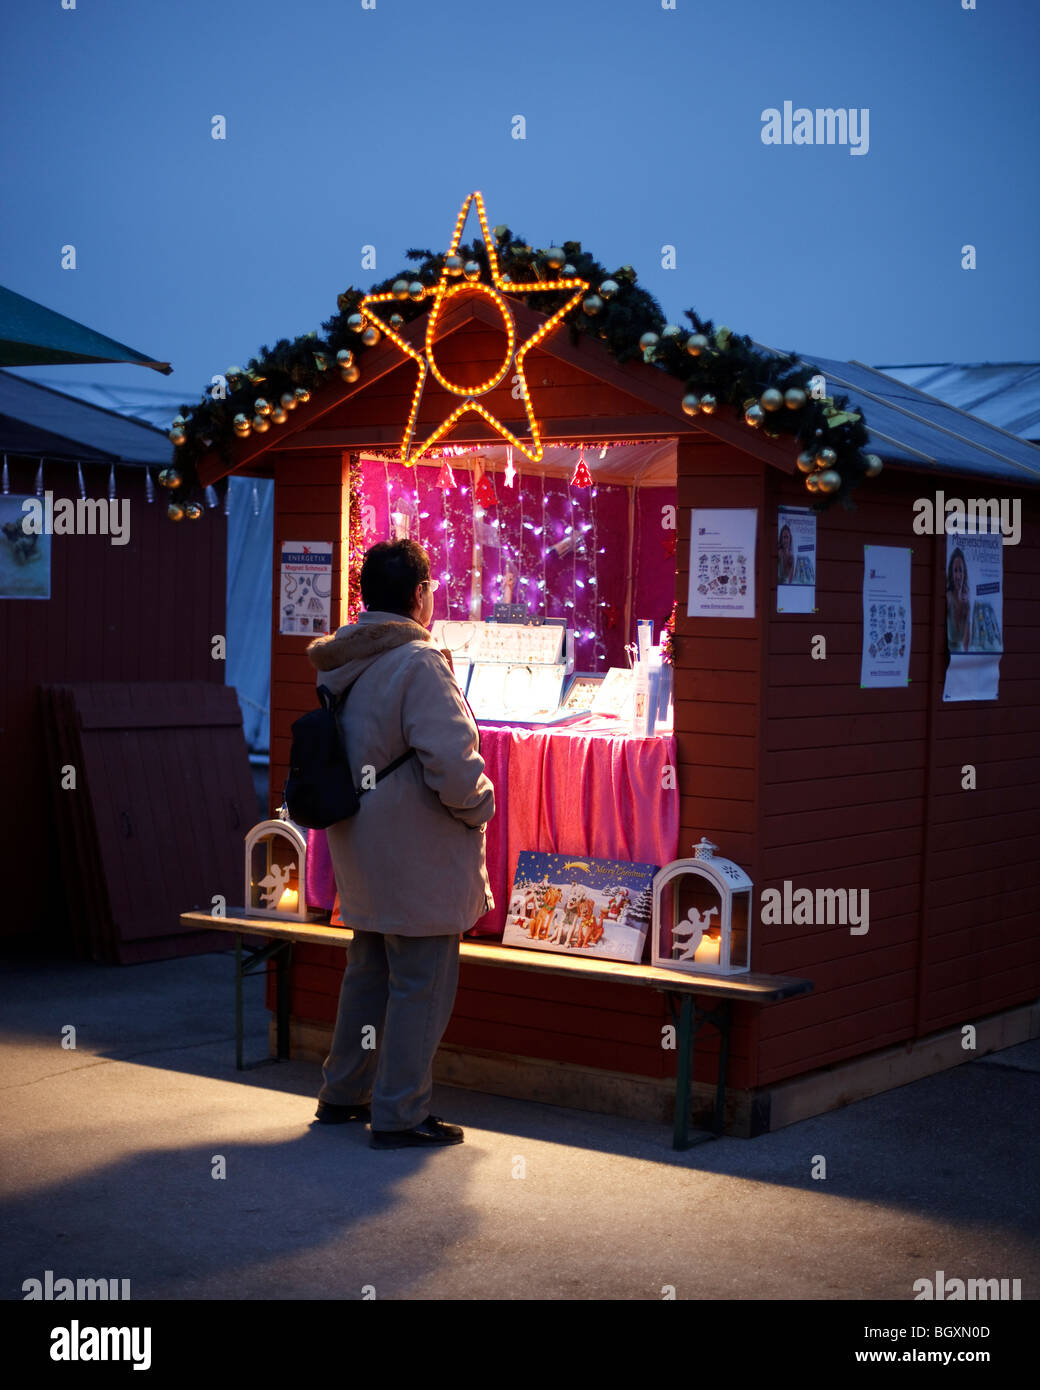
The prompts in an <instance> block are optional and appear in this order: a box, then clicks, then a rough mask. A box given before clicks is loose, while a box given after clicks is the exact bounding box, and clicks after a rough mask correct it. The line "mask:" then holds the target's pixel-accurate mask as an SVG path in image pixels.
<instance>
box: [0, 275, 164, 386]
mask: <svg viewBox="0 0 1040 1390" xmlns="http://www.w3.org/2000/svg"><path fill="white" fill-rule="evenodd" d="M72 362H129V363H132V364H133V365H134V366H138V367H151V368H152V370H153V371H156V372H162V374H163V375H164V376H169V374H170V373H171V372H172V371H173V368H172V367H171V366H170V364H169V362H157V361H156V360H155V359H154V358H152V357H148V356H147V355H146V354H145V353H143V352H138V351H137V350H136V348H132V347H128V346H127V345H126V343H120V342H117V340H116V339H115V338H109V337H106V336H105V334H104V333H98V332H96V331H95V330H94V329H93V328H88V327H87V325H86V324H83V323H77V322H76V320H75V319H70V318H69V317H68V316H67V315H66V314H60V313H58V311H57V310H56V309H48V308H47V307H46V306H45V305H43V304H37V302H36V301H35V300H34V299H28V298H27V297H26V296H25V295H24V294H17V293H16V292H15V291H14V290H9V289H7V288H6V287H5V286H3V285H0V367H34V366H54V365H64V364H68V363H72Z"/></svg>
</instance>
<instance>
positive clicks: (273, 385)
mask: <svg viewBox="0 0 1040 1390" xmlns="http://www.w3.org/2000/svg"><path fill="white" fill-rule="evenodd" d="M493 235H494V237H495V241H496V247H497V254H498V264H499V273H500V274H501V275H503V276H507V277H509V278H510V279H513V280H516V281H526V282H530V281H531V280H546V281H549V280H552V279H555V278H556V277H558V275H559V274H560V270H559V268H558V266H557V265H555V264H554V265H550V264H549V259H548V252H547V251H546V250H544V249H539V250H535V249H533V248H532V247H531V246H530V245H529V244H528V243H526V242H525V241H523V240H522V239H521V238H519V237H516V236H514V235H513V233H512V231H511V230H510V228H509V227H496V228H495V229H494V232H493ZM562 250H563V252H564V254H565V256H566V258H567V261H566V265H565V267H564V273H566V274H568V275H574V276H578V277H580V278H581V279H583V280H586V281H588V283H589V286H590V293H589V296H588V297H587V298H586V301H585V303H586V304H588V303H589V300H594V301H595V302H596V303H598V306H599V307H598V308H597V309H596V310H595V312H594V313H591V314H590V313H587V312H585V311H584V306H582V305H579V306H576V307H575V309H573V310H572V311H571V313H570V315H569V317H568V320H567V323H568V327H569V330H570V333H571V337H572V340H573V341H574V342H575V344H577V343H578V342H580V340H581V338H582V337H583V336H586V335H591V336H593V337H595V338H597V339H599V340H600V341H601V342H603V343H604V344H605V345H606V346H607V347H608V348H609V349H610V351H611V353H612V354H613V355H614V357H615V358H616V360H617V361H618V362H619V363H623V362H626V361H629V360H631V359H632V358H635V357H639V356H642V358H643V360H644V361H646V362H651V363H653V364H654V365H655V366H657V367H658V368H659V369H661V370H663V371H665V372H667V373H669V375H671V376H673V377H675V378H676V379H677V380H678V381H681V382H682V383H683V389H684V391H685V392H686V399H687V400H691V401H693V400H696V401H698V402H699V401H701V400H703V398H704V397H705V396H707V397H709V406H708V408H706V409H704V411H703V413H705V414H710V413H712V412H713V411H714V410H715V409H717V408H718V407H720V406H730V407H733V408H734V409H736V410H738V411H740V412H742V413H744V416H745V419H746V420H748V421H749V423H748V428H752V424H751V423H750V421H751V420H752V419H753V420H754V422H755V427H757V428H760V429H761V431H762V433H764V434H766V435H768V436H770V437H772V438H776V437H778V436H779V435H781V434H787V435H792V436H794V437H795V438H796V439H797V440H798V441H799V443H800V444H801V446H802V450H803V453H802V458H801V460H800V461H799V467H800V468H801V469H802V471H803V472H805V473H811V472H812V471H813V470H814V469H815V468H817V467H822V466H823V465H821V464H819V463H817V462H814V459H815V457H816V456H818V455H820V454H821V453H822V452H823V451H825V450H827V451H831V454H830V455H829V457H828V462H827V464H826V467H828V468H830V469H837V470H838V471H839V472H840V478H841V485H840V488H835V490H834V491H832V492H830V493H828V494H826V495H820V494H818V493H814V498H813V505H814V506H815V507H816V508H817V509H818V510H820V509H822V508H824V507H826V506H828V505H829V504H830V503H831V502H833V501H834V500H836V499H839V498H840V500H841V501H842V502H843V504H844V505H845V506H846V507H848V506H849V505H850V504H849V500H848V494H849V493H850V492H851V491H852V490H853V489H854V488H855V487H856V486H858V485H859V483H860V482H861V481H862V480H863V478H864V477H865V476H867V475H868V474H869V473H871V472H876V471H877V470H878V469H880V466H881V465H880V460H877V459H874V458H873V456H870V455H868V456H866V457H864V456H863V455H862V454H861V452H860V450H861V449H862V448H863V446H864V445H865V444H866V443H867V440H868V434H867V430H866V427H865V424H864V422H863V419H862V418H861V416H860V415H859V414H857V413H855V412H851V411H849V410H848V409H847V406H848V398H847V397H845V396H836V397H834V398H830V397H824V398H822V399H816V398H814V396H813V393H812V389H811V387H812V383H813V379H814V378H816V377H818V376H819V375H820V374H819V373H817V372H816V370H815V369H814V368H812V367H806V366H804V365H799V363H798V359H797V357H796V356H795V354H794V353H789V352H784V353H780V354H777V355H774V354H770V353H765V352H762V351H759V350H758V349H757V348H755V347H754V346H753V344H752V342H751V339H750V338H748V337H746V336H741V335H739V334H736V333H733V332H732V331H731V330H730V329H729V328H727V327H724V326H723V327H719V328H716V327H715V325H714V323H713V322H712V321H711V320H710V319H703V318H701V316H700V315H699V314H698V313H697V312H696V310H694V309H688V310H686V311H685V315H686V318H687V319H688V320H689V321H690V324H691V325H692V332H687V331H686V330H683V329H681V328H680V327H679V326H678V325H674V324H673V325H666V324H665V316H664V313H663V311H662V309H661V306H660V305H659V304H658V302H657V300H656V299H654V298H653V296H652V295H650V294H649V293H648V292H647V291H646V290H644V289H642V288H641V287H640V286H639V285H638V284H637V280H636V272H635V270H634V269H633V268H632V267H631V266H630V265H624V266H621V267H620V269H617V270H614V271H609V272H608V271H607V269H606V268H605V267H604V266H603V265H601V264H600V262H598V261H597V260H596V259H595V258H594V257H593V256H592V255H591V254H589V253H588V252H587V251H585V250H583V249H582V245H581V242H578V241H565V242H563V243H562ZM406 254H407V258H408V260H409V261H411V262H412V263H413V265H412V266H409V267H407V268H406V269H404V270H403V271H399V272H398V273H397V274H395V275H391V276H389V277H388V278H387V279H385V280H382V281H380V282H379V283H378V284H376V285H373V286H372V287H371V288H370V289H369V290H367V291H366V290H363V289H357V288H354V287H353V286H352V287H351V288H349V289H346V290H344V291H343V293H342V294H340V295H339V296H338V298H337V308H338V312H337V313H336V314H334V315H333V316H332V317H331V318H330V319H328V320H327V321H326V322H325V323H324V324H322V336H321V337H319V336H318V335H317V333H316V332H311V333H308V334H304V335H303V336H301V337H298V338H296V339H294V340H292V341H290V340H289V339H287V338H281V339H279V340H278V342H276V343H275V345H274V347H273V348H270V347H266V346H264V347H261V349H260V351H259V353H258V354H257V355H256V356H255V357H254V358H252V359H250V361H249V363H248V364H247V366H246V367H245V368H244V369H243V370H242V372H241V376H240V377H237V378H236V376H235V375H232V374H231V373H229V374H228V376H227V384H228V387H229V390H228V392H227V394H226V395H224V396H223V397H222V398H218V399H214V398H213V397H212V396H210V395H206V396H204V397H203V399H202V401H201V403H200V404H196V405H192V406H189V405H185V406H182V407H181V416H182V417H183V423H181V424H179V425H175V430H179V431H180V433H181V435H182V436H183V438H182V442H181V443H179V444H177V445H175V447H174V450H173V460H172V462H171V468H172V469H174V470H176V473H177V474H178V475H179V482H178V484H177V486H175V487H172V488H170V490H169V495H170V497H171V500H173V501H175V502H177V501H180V502H183V501H184V500H185V499H186V498H187V497H189V496H191V495H193V494H194V492H195V491H196V489H197V486H198V480H197V474H196V465H197V462H198V460H199V459H200V458H201V457H202V456H203V455H204V454H205V453H207V452H208V451H209V450H210V449H211V448H212V449H214V450H215V451H216V452H217V454H218V455H219V457H220V458H221V459H222V460H223V462H224V464H225V466H226V467H227V468H228V469H229V470H230V469H231V468H233V466H234V462H235V460H234V451H233V444H234V440H235V430H234V425H233V421H234V419H235V416H236V415H240V414H241V415H245V416H246V417H247V418H248V419H249V420H252V419H253V418H254V415H255V401H256V399H257V398H258V397H262V398H263V399H264V400H266V401H267V402H268V403H269V405H270V406H271V407H272V408H274V410H275V412H276V413H277V408H278V406H279V404H280V402H281V400H282V398H283V396H287V395H288V396H291V395H292V394H293V393H294V392H296V391H298V390H303V391H306V392H312V393H316V392H320V391H325V390H327V389H334V388H335V387H336V386H337V385H339V383H340V373H339V372H338V371H337V370H336V354H337V353H339V352H340V351H343V350H346V351H348V352H349V353H351V354H353V362H354V364H355V366H356V368H357V369H358V370H359V371H360V374H361V377H362V378H363V376H364V355H365V353H366V352H367V351H368V350H369V349H368V347H366V345H365V344H364V343H363V342H362V336H361V335H362V331H363V329H362V330H357V329H355V328H352V327H349V326H348V320H349V319H350V317H351V315H356V314H358V313H359V306H360V304H361V301H362V299H363V297H364V296H365V294H367V293H382V292H385V291H389V290H391V289H392V287H393V285H394V282H395V281H401V280H404V281H407V282H408V283H414V282H415V281H419V282H420V283H421V284H422V285H423V286H424V287H425V288H426V289H427V291H429V290H430V289H432V287H433V286H434V285H435V284H436V283H437V281H438V280H439V279H440V277H441V275H442V272H443V267H444V260H445V253H437V252H433V251H429V250H425V249H422V250H419V249H413V250H410V251H408V252H407V253H406ZM458 255H459V257H460V258H461V259H462V260H464V261H476V262H477V264H478V265H479V266H480V270H481V275H480V279H481V281H482V282H483V283H488V281H489V279H490V268H489V264H488V257H487V252H486V250H485V247H484V243H483V242H482V241H481V240H479V239H478V240H475V241H473V242H470V243H466V244H464V245H461V246H460V247H459V248H458ZM604 281H607V282H613V285H614V288H613V290H612V292H611V293H610V295H609V297H605V294H604V295H600V294H599V293H598V291H599V289H600V288H601V287H602V286H603V284H604ZM507 292H508V290H507ZM571 293H572V291H570V290H558V291H539V290H535V291H532V292H531V293H529V294H524V295H516V296H513V297H515V298H517V299H520V300H522V301H523V302H524V303H526V304H528V305H530V306H531V307H532V308H534V309H536V310H538V311H539V312H541V313H544V314H547V315H548V314H552V313H553V312H554V311H555V310H557V309H559V308H560V307H561V306H562V305H563V304H564V303H565V302H566V300H567V299H568V298H569V296H570V295H571ZM429 308H430V306H429V303H428V302H427V301H426V300H418V301H415V300H412V299H409V298H398V299H396V300H395V310H396V313H398V314H399V315H400V317H401V319H402V320H403V321H404V322H409V321H411V320H413V319H416V318H419V317H421V316H423V315H425V314H427V313H428V312H429ZM696 335H699V338H698V337H697V336H696ZM691 339H692V340H693V342H694V343H697V342H699V343H700V347H699V350H698V351H697V353H696V355H691V346H690V344H691ZM792 390H795V391H796V392H798V393H804V396H805V399H804V402H803V403H801V404H799V405H798V406H797V407H796V408H789V403H784V402H783V401H782V400H781V401H780V402H779V404H778V403H777V401H776V398H775V396H774V398H773V400H772V402H771V406H772V408H771V409H766V410H763V409H762V407H761V406H760V404H759V402H760V401H761V399H762V397H763V393H765V392H780V393H783V392H787V391H792ZM711 397H714V404H713V405H711V404H710V398H711ZM749 412H750V416H749ZM690 413H693V414H695V413H697V408H696V407H695V408H694V409H692V410H691V411H690ZM269 418H270V417H269ZM282 418H285V417H284V416H283V417H282ZM270 428H272V429H275V430H277V428H278V424H277V423H272V424H270ZM810 481H811V480H810Z"/></svg>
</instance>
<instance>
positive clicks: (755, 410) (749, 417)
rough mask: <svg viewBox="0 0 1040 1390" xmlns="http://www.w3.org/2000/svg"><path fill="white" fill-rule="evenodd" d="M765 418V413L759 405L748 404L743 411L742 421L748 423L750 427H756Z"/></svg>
mask: <svg viewBox="0 0 1040 1390" xmlns="http://www.w3.org/2000/svg"><path fill="white" fill-rule="evenodd" d="M765 418H766V413H765V411H764V410H763V409H762V407H761V406H760V405H758V404H757V402H756V404H755V405H749V406H748V408H747V410H745V411H744V423H745V425H750V426H751V427H752V429H758V427H759V425H760V424H761V423H762V421H763V420H764V419H765Z"/></svg>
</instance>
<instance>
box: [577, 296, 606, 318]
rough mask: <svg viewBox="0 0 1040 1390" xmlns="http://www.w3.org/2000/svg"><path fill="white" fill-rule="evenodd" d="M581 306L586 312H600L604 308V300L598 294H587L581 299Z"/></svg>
mask: <svg viewBox="0 0 1040 1390" xmlns="http://www.w3.org/2000/svg"><path fill="white" fill-rule="evenodd" d="M581 307H582V308H583V309H584V311H585V312H586V314H598V313H599V311H600V310H601V309H602V308H603V301H602V299H600V297H599V295H598V294H587V295H586V296H585V298H584V299H583V300H582V301H581Z"/></svg>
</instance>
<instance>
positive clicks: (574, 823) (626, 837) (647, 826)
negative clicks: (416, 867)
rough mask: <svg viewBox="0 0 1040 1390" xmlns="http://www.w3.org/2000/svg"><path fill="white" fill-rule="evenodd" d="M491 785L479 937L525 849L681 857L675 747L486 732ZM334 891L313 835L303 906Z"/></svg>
mask: <svg viewBox="0 0 1040 1390" xmlns="http://www.w3.org/2000/svg"><path fill="white" fill-rule="evenodd" d="M481 751H482V753H483V756H484V761H485V764H486V768H487V774H488V776H489V777H490V778H491V780H492V782H493V783H494V786H495V803H496V812H495V816H494V818H493V819H492V820H491V821H490V823H489V824H488V829H487V866H488V877H489V878H490V880H491V889H492V892H493V893H494V896H495V907H494V909H493V911H491V912H489V913H487V914H486V915H485V916H484V917H482V918H481V919H480V921H479V922H477V923H476V925H475V926H474V928H473V931H472V933H471V934H472V935H473V936H485V937H488V936H490V937H501V935H502V932H503V930H504V928H505V914H506V908H507V906H508V903H509V890H510V888H511V887H512V882H513V875H514V873H515V872H516V861H517V857H518V856H519V854H520V852H521V851H522V850H544V851H548V852H561V853H566V854H579V855H586V856H590V857H592V858H595V859H620V860H628V861H632V862H635V863H644V864H647V863H649V864H657V865H659V866H663V865H665V864H668V863H671V861H672V860H673V859H676V858H678V852H679V793H678V790H677V789H675V788H674V787H672V786H667V787H666V786H663V785H662V784H663V783H664V782H665V781H666V780H667V781H668V782H674V780H675V778H674V777H670V778H667V779H666V778H665V775H664V769H665V767H666V766H671V767H673V768H674V766H675V757H676V747H675V738H674V736H672V737H660V736H659V737H656V738H632V737H629V736H624V735H620V734H609V733H599V732H597V733H593V732H590V731H588V730H583V729H582V726H581V724H574V725H569V726H568V727H567V728H565V729H553V730H537V731H535V730H526V729H507V728H495V727H492V726H482V727H481ZM335 893H336V885H335V880H334V878H333V874H332V864H331V861H330V859H329V852H328V845H327V842H326V838H325V832H324V831H322V830H311V831H309V832H308V836H307V901H308V902H309V903H310V904H311V906H312V907H327V908H331V907H332V904H333V900H334V898H335Z"/></svg>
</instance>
